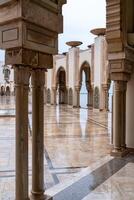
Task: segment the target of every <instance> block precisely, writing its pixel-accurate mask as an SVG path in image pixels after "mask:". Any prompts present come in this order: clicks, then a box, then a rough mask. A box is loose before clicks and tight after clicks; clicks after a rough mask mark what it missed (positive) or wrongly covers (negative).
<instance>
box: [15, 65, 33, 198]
mask: <svg viewBox="0 0 134 200" xmlns="http://www.w3.org/2000/svg"><path fill="white" fill-rule="evenodd" d="M14 77H15V91H16V200H28V199H29V198H28V90H29V77H30V73H29V69H28V68H26V67H25V68H23V67H21V66H20V67H15V76H14Z"/></svg>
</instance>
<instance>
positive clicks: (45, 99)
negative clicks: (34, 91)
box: [44, 87, 47, 105]
mask: <svg viewBox="0 0 134 200" xmlns="http://www.w3.org/2000/svg"><path fill="white" fill-rule="evenodd" d="M44 104H45V105H46V104H47V87H44Z"/></svg>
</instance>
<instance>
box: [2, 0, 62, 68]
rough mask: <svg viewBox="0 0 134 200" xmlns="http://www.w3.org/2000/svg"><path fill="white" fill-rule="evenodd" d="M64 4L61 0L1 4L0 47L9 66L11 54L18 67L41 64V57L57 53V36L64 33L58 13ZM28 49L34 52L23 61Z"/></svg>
mask: <svg viewBox="0 0 134 200" xmlns="http://www.w3.org/2000/svg"><path fill="white" fill-rule="evenodd" d="M64 3H66V1H62V0H59V1H56V0H55V1H52V0H47V1H46V0H40V1H39V0H10V1H9V0H2V1H1V2H0V48H1V49H6V50H7V53H6V54H7V55H6V58H8V61H7V63H8V64H14V61H13V59H11V54H12V55H14V54H16V56H17V58H16V61H17V63H16V64H18V61H21V62H20V64H21V63H23V62H24V64H28V65H32V64H33V65H34V66H37V65H38V63H40V62H41V64H42V56H44V55H46V54H48V55H52V54H57V51H58V45H57V43H58V42H57V41H58V34H59V33H61V32H62V31H63V25H62V24H63V17H62V12H61V10H62V5H63V4H64ZM13 49H14V50H13ZM18 49H20V50H18ZM28 50H30V51H31V50H32V51H33V53H32V56H31V53H30V56H29V58H25V55H26V54H27V51H28ZM10 51H13V53H9V52H10ZM25 51H26V52H25ZM35 51H36V52H37V53H35ZM38 52H40V53H41V54H39V53H38ZM9 54H10V56H9ZM37 54H38V55H37ZM23 55H24V56H23ZM33 55H34V56H33ZM21 56H22V57H21ZM14 58H15V57H14ZM45 58H46V57H45ZM46 59H47V58H46ZM28 60H29V63H28ZM9 61H10V62H9ZM51 62H52V61H51ZM42 66H43V65H42Z"/></svg>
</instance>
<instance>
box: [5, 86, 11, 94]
mask: <svg viewBox="0 0 134 200" xmlns="http://www.w3.org/2000/svg"><path fill="white" fill-rule="evenodd" d="M6 96H10V87H9V86H7V87H6Z"/></svg>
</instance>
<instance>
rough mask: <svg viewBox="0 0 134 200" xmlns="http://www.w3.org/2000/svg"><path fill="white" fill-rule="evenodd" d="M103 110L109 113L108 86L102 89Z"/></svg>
mask: <svg viewBox="0 0 134 200" xmlns="http://www.w3.org/2000/svg"><path fill="white" fill-rule="evenodd" d="M103 89H104V108H105V110H106V111H109V107H108V104H109V94H108V86H105V87H104V88H103Z"/></svg>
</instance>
